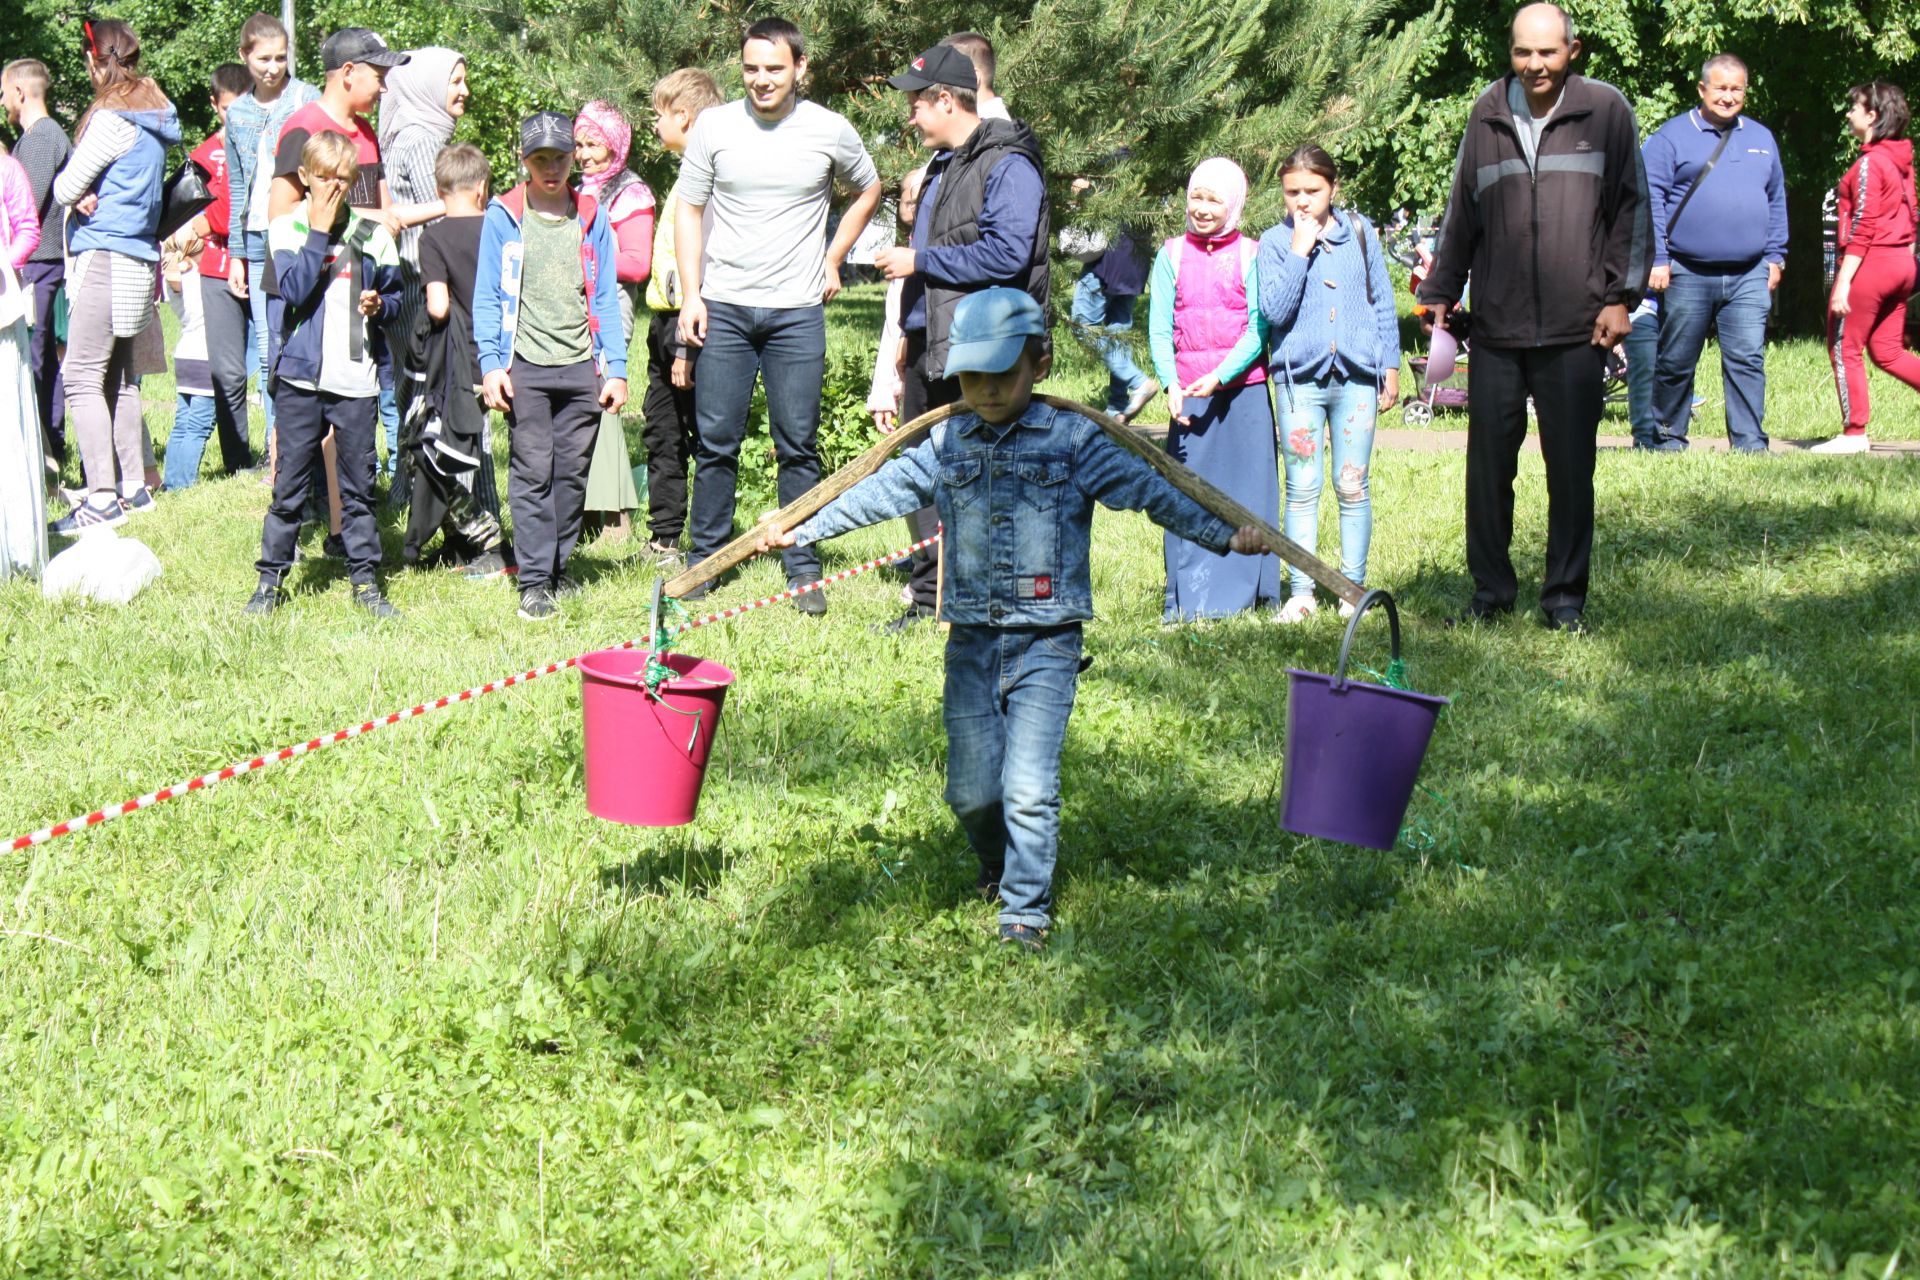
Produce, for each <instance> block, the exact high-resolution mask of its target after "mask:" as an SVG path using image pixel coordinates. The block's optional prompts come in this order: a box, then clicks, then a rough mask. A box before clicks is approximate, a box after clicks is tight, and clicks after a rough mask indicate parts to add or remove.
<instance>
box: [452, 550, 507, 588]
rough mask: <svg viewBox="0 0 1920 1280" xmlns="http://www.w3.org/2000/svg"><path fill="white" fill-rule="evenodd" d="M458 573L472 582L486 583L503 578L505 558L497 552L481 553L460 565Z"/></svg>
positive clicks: (504, 574)
mask: <svg viewBox="0 0 1920 1280" xmlns="http://www.w3.org/2000/svg"><path fill="white" fill-rule="evenodd" d="M460 572H461V574H462V575H464V576H465V577H466V578H467V579H468V580H469V581H472V582H488V581H491V580H492V579H494V578H500V577H505V576H506V572H507V558H506V557H505V556H503V555H501V554H500V553H499V552H498V551H482V552H481V553H480V554H479V555H477V556H475V557H474V558H473V559H471V560H469V561H467V562H466V563H465V564H463V565H461V566H460Z"/></svg>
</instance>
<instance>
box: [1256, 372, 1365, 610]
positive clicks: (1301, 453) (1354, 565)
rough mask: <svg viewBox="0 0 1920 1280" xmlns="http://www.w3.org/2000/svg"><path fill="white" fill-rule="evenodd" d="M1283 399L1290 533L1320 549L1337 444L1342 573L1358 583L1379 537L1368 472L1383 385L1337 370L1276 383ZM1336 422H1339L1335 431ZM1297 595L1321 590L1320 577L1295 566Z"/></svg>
mask: <svg viewBox="0 0 1920 1280" xmlns="http://www.w3.org/2000/svg"><path fill="white" fill-rule="evenodd" d="M1275 394H1276V395H1277V396H1278V397H1279V400H1280V447H1281V450H1282V452H1281V458H1282V460H1283V462H1284V464H1285V466H1286V471H1287V511H1286V528H1285V530H1284V532H1285V533H1286V535H1287V536H1288V537H1289V538H1292V539H1293V540H1294V541H1295V542H1297V543H1299V544H1300V545H1301V546H1303V547H1305V548H1306V549H1307V550H1309V551H1312V550H1314V548H1315V544H1316V543H1317V542H1318V540H1319V537H1320V490H1321V487H1322V485H1323V484H1324V480H1325V472H1326V464H1325V463H1324V461H1323V460H1322V455H1323V454H1324V453H1326V452H1328V446H1329V444H1331V446H1332V448H1331V452H1332V454H1333V470H1334V478H1333V496H1334V498H1335V499H1336V500H1337V501H1338V502H1339V505H1340V572H1341V573H1342V574H1343V575H1345V576H1346V577H1348V578H1351V579H1352V580H1353V581H1354V582H1357V583H1362V584H1364V583H1365V582H1366V580H1367V547H1368V545H1369V544H1370V543H1372V541H1373V493H1372V488H1371V485H1370V483H1369V481H1368V470H1369V467H1370V466H1371V465H1372V460H1373V429H1374V419H1375V418H1376V417H1377V416H1378V414H1379V411H1380V391H1379V388H1377V387H1375V386H1374V384H1373V382H1372V381H1371V380H1368V381H1366V382H1349V381H1348V380H1347V379H1345V378H1343V377H1341V376H1339V375H1337V374H1336V375H1334V376H1333V377H1331V378H1329V379H1328V380H1327V381H1325V382H1296V383H1292V384H1291V385H1282V386H1279V387H1276V388H1275ZM1329 427H1331V428H1332V430H1331V431H1329V429H1328V428H1329ZM1288 572H1289V573H1290V574H1291V575H1292V578H1293V594H1294V595H1296V596H1308V595H1312V594H1313V579H1312V578H1309V577H1308V576H1307V575H1306V574H1304V573H1302V572H1301V571H1300V570H1298V569H1294V568H1291V567H1289V570H1288Z"/></svg>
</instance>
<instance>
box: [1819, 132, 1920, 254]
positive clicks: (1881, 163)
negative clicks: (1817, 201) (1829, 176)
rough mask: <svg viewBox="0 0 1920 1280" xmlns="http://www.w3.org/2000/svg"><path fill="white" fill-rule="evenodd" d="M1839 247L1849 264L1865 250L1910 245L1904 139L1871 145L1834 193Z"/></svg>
mask: <svg viewBox="0 0 1920 1280" xmlns="http://www.w3.org/2000/svg"><path fill="white" fill-rule="evenodd" d="M1834 195H1835V197H1836V201H1837V203H1838V205H1839V210H1840V244H1841V246H1842V247H1843V248H1844V249H1845V250H1846V256H1847V257H1849V258H1862V257H1865V256H1866V253H1867V250H1868V249H1874V248H1878V247H1880V246H1882V245H1911V244H1912V243H1913V224H1914V196H1913V144H1912V143H1911V142H1909V141H1907V140H1906V139H1905V138H1887V139H1884V140H1882V141H1880V142H1869V143H1868V144H1867V145H1866V146H1865V147H1864V148H1863V149H1862V150H1861V152H1860V158H1859V159H1858V160H1855V161H1854V162H1853V167H1852V168H1851V169H1848V170H1847V174H1846V176H1845V177H1844V178H1842V179H1840V185H1839V187H1837V188H1836V189H1835V191H1834Z"/></svg>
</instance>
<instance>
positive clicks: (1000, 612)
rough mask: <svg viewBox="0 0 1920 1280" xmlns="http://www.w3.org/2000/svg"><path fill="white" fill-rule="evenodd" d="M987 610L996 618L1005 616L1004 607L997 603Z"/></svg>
mask: <svg viewBox="0 0 1920 1280" xmlns="http://www.w3.org/2000/svg"><path fill="white" fill-rule="evenodd" d="M987 612H988V613H990V614H992V615H993V616H994V617H996V618H1004V617H1006V616H1007V611H1006V609H1004V608H1003V607H1001V606H1000V605H997V604H996V605H994V606H993V607H992V608H991V609H988V610H987Z"/></svg>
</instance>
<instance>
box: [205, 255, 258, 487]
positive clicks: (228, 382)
mask: <svg viewBox="0 0 1920 1280" xmlns="http://www.w3.org/2000/svg"><path fill="white" fill-rule="evenodd" d="M200 308H201V311H202V312H203V313H204V314H205V316H206V319H207V368H208V370H209V371H210V372H211V373H212V374H213V421H214V427H215V430H216V431H217V433H218V434H219V437H220V465H222V466H223V467H225V468H226V469H227V474H228V475H232V474H233V473H234V472H236V471H243V470H245V469H246V468H248V467H250V466H252V465H253V450H252V448H250V447H249V446H248V444H247V342H248V340H249V334H248V329H249V326H251V324H252V323H253V313H252V311H251V310H250V309H249V306H248V303H247V300H246V299H245V298H236V297H234V296H233V292H232V291H231V290H229V289H228V288H227V282H226V281H225V280H223V279H221V278H219V277H218V276H201V277H200Z"/></svg>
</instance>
